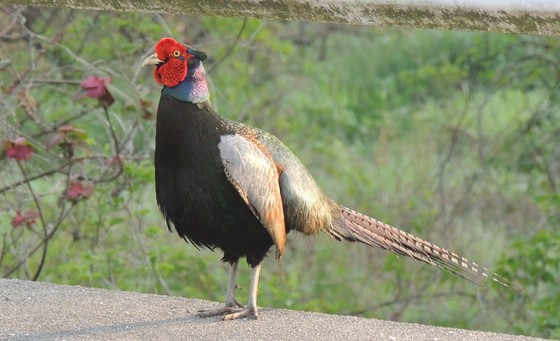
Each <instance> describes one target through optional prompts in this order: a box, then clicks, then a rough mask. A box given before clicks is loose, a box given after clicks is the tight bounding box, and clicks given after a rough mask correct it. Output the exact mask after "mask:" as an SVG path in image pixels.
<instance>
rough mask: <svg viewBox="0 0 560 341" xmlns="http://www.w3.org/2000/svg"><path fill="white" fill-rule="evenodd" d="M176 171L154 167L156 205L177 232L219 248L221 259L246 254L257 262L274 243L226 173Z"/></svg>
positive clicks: (229, 258) (190, 239)
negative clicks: (221, 252)
mask: <svg viewBox="0 0 560 341" xmlns="http://www.w3.org/2000/svg"><path fill="white" fill-rule="evenodd" d="M199 166H200V164H199ZM176 174H178V172H175V171H172V170H167V171H166V169H165V168H164V167H159V168H158V169H156V197H157V201H158V205H159V206H160V209H161V211H162V213H163V215H164V216H165V217H166V218H167V219H168V220H170V221H171V222H172V223H173V225H174V226H175V229H176V231H177V233H178V234H179V235H180V236H181V237H182V238H184V239H185V240H188V241H190V242H191V243H192V244H194V245H195V246H197V247H206V248H210V249H214V248H219V249H221V250H222V251H224V258H223V260H224V261H228V262H232V261H235V260H237V259H239V258H240V257H244V256H247V259H248V260H249V263H255V265H256V264H258V263H259V262H260V261H261V260H262V258H264V256H265V255H266V253H267V251H268V249H269V248H270V247H271V246H272V245H273V241H272V238H271V237H270V235H269V234H268V232H266V229H265V228H264V227H263V226H262V224H261V223H260V222H259V220H258V219H257V218H256V217H255V216H254V215H253V213H252V212H251V210H250V209H249V208H248V207H247V205H246V203H245V202H244V201H243V199H242V198H241V196H240V195H239V194H238V192H237V191H236V190H235V189H234V188H233V186H232V185H231V184H230V183H229V181H228V180H227V178H226V177H225V174H223V175H221V174H212V172H208V171H207V172H204V173H199V172H187V171H182V172H180V174H181V176H176ZM251 260H255V261H251ZM257 260H258V261H257Z"/></svg>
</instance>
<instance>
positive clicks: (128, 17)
mask: <svg viewBox="0 0 560 341" xmlns="http://www.w3.org/2000/svg"><path fill="white" fill-rule="evenodd" d="M0 13H1V14H0V94H1V96H2V100H1V101H0V136H1V138H0V140H1V141H3V149H2V150H3V151H2V155H1V157H2V162H1V163H0V198H1V199H0V276H3V277H7V278H22V279H38V280H42V281H48V282H54V283H66V284H79V285H86V286H97V287H108V288H118V289H122V290H133V291H142V292H154V293H161V294H169V295H181V296H188V297H198V298H205V299H212V300H218V301H221V300H223V296H224V292H225V287H226V281H227V275H226V272H225V267H224V266H223V265H221V264H220V263H219V258H220V257H221V255H220V254H219V253H212V252H209V251H202V252H201V251H197V250H196V249H195V248H194V247H192V246H189V245H187V244H185V243H184V242H183V241H182V240H180V239H179V238H177V237H176V235H174V234H170V233H167V231H166V229H165V227H164V225H165V224H164V221H163V219H162V218H161V216H160V214H159V211H158V208H157V206H156V203H155V196H154V189H153V165H152V156H153V150H154V129H155V122H154V120H153V119H154V116H155V110H156V106H157V100H158V97H159V86H158V85H157V84H155V82H154V81H153V79H152V76H151V72H150V70H147V69H143V70H140V69H139V66H140V63H141V61H142V59H143V57H145V56H146V55H147V54H148V53H152V52H151V51H152V47H153V45H154V44H155V42H156V41H157V40H159V38H161V37H162V36H173V37H175V38H177V39H178V40H182V41H184V42H187V43H191V44H194V45H195V46H197V47H198V48H201V49H204V50H206V51H207V52H208V54H209V55H210V56H211V58H210V60H209V61H208V62H207V63H206V69H207V70H208V71H209V72H210V75H211V81H212V91H213V92H212V99H213V104H214V106H215V107H216V108H217V110H218V111H219V112H220V113H222V114H223V115H224V116H227V117H229V118H233V119H236V120H240V121H243V122H247V123H250V124H253V125H256V126H258V127H260V128H263V129H266V130H269V131H271V132H273V133H274V134H275V135H277V136H278V137H280V138H281V139H282V140H283V141H284V142H285V143H286V144H287V145H288V146H289V147H290V148H292V149H293V150H294V151H295V153H296V154H297V155H299V157H300V158H301V159H302V160H303V162H304V164H306V165H307V166H308V167H309V170H310V171H311V173H312V174H313V175H314V176H315V177H316V179H317V181H318V182H319V184H320V185H321V186H322V188H323V189H324V190H325V191H326V192H327V193H328V194H329V195H330V196H332V197H333V198H334V199H336V200H337V201H339V202H341V203H343V204H345V205H347V206H350V207H353V208H355V209H358V210H360V211H362V212H364V213H368V214H370V215H372V216H374V217H377V218H379V219H382V220H384V221H385V222H387V223H390V224H392V225H394V226H398V227H402V228H404V229H406V230H408V231H410V232H412V233H414V234H416V235H419V236H422V237H423V238H425V239H428V240H430V241H433V242H435V243H436V244H438V245H441V246H444V247H447V248H449V249H451V250H453V251H456V252H459V253H461V254H463V255H465V256H467V257H469V258H471V259H473V260H474V261H477V262H478V263H481V264H483V265H486V266H488V267H490V268H492V269H493V270H495V271H496V272H498V273H500V274H502V275H504V276H505V277H508V278H511V279H512V280H513V281H514V282H515V283H516V284H517V285H519V286H521V287H522V288H523V289H522V291H521V292H520V293H519V294H517V293H515V292H510V291H508V290H506V289H504V288H500V287H492V288H488V289H481V288H477V287H474V286H473V285H471V284H470V283H468V282H465V281H463V280H461V279H460V278H457V277H455V276H452V275H450V274H447V273H444V272H441V271H438V270H436V269H433V268H431V267H429V266H425V265H423V264H419V263H416V262H414V261H411V260H409V259H403V258H399V257H396V256H394V255H392V254H388V253H386V252H384V251H382V250H378V249H370V248H366V247H363V246H360V245H357V244H340V243H337V242H336V241H333V240H330V239H329V238H327V237H317V238H308V239H304V238H302V237H301V236H300V235H297V234H295V233H294V234H292V235H290V236H289V243H288V249H287V251H286V253H285V257H284V258H283V259H282V260H281V261H275V260H274V259H269V260H266V261H265V264H264V269H265V270H264V271H263V272H262V280H261V283H260V295H259V305H262V306H273V307H286V308H292V309H302V310H309V311H322V312H327V313H337V314H352V315H361V316H368V317H376V318H383V319H391V320H398V321H410V322H419V323H427V324H435V325H442V326H453V327H461V328H471V329H481V330H491V331H498V332H507V333H523V334H530V335H535V336H541V337H550V338H559V337H560V331H559V330H560V328H559V327H560V316H559V315H560V314H559V312H558V306H560V287H559V286H558V279H559V278H560V270H559V266H560V265H559V264H560V232H559V226H560V187H559V186H560V148H559V147H560V143H559V142H560V140H559V138H560V117H559V116H560V114H559V109H560V99H559V96H558V95H559V93H558V87H559V82H560V53H559V51H560V41H558V39H557V38H551V37H529V36H513V35H499V34H488V33H465V32H461V33H460V32H440V31H421V30H397V29H380V28H370V27H354V26H335V25H318V24H307V23H279V22H271V21H260V20H242V19H224V18H205V17H171V16H161V15H155V14H145V13H141V14H140V13H103V12H83V11H72V10H56V9H44V8H42V9H36V8H12V7H2V8H1V10H0ZM92 76H98V77H102V78H100V79H97V80H96V79H93V80H94V83H95V84H97V85H96V86H99V89H101V90H102V91H105V90H104V89H105V86H106V89H107V91H108V93H110V94H111V96H112V97H113V98H114V103H112V104H111V101H110V99H108V98H107V97H102V98H101V99H98V98H97V97H99V96H92V93H86V92H85V90H84V89H83V86H82V85H83V83H82V82H83V81H84V80H85V79H88V78H89V77H92ZM104 77H110V83H107V81H103V79H105V78H104ZM91 80H92V79H91V78H90V81H91ZM95 84H94V85H95ZM22 137H23V138H24V139H25V140H23V139H21V138H22ZM29 148H31V149H29ZM14 153H15V154H14ZM239 281H240V286H241V288H242V290H241V291H240V297H239V299H240V300H241V301H242V302H243V301H245V300H246V294H247V291H248V290H244V288H247V287H248V282H249V270H248V269H247V268H246V267H242V270H241V274H240V277H239Z"/></svg>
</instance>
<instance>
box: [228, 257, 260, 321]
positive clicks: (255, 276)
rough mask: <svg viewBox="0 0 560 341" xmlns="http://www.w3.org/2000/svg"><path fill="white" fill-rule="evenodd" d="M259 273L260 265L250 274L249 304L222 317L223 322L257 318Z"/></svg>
mask: <svg viewBox="0 0 560 341" xmlns="http://www.w3.org/2000/svg"><path fill="white" fill-rule="evenodd" d="M260 271H261V265H260V264H258V265H257V266H255V267H254V268H253V272H252V273H251V289H250V292H249V303H247V307H246V308H243V309H242V310H240V311H237V312H234V313H231V314H227V315H224V320H235V319H238V318H243V317H252V318H254V319H257V318H258V314H257V292H258V286H259V273H260Z"/></svg>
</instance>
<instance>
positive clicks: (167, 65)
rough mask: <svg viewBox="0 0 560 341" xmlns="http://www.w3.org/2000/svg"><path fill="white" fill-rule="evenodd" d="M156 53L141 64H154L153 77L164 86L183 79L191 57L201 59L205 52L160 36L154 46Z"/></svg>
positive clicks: (203, 58) (204, 56)
mask: <svg viewBox="0 0 560 341" xmlns="http://www.w3.org/2000/svg"><path fill="white" fill-rule="evenodd" d="M155 50H156V53H154V54H153V55H151V56H149V57H148V58H146V59H145V60H144V62H143V63H142V66H145V65H149V64H155V65H156V68H155V69H154V78H155V79H156V81H157V82H158V83H161V84H164V85H166V86H171V87H173V86H176V85H177V84H179V83H181V82H182V81H183V80H185V77H186V76H187V71H188V68H189V64H192V61H191V58H193V57H195V58H196V59H198V60H200V61H202V60H205V59H206V53H204V52H202V51H197V50H195V49H193V48H191V47H190V46H188V45H184V44H181V43H178V42H177V41H176V40H175V39H172V38H162V39H161V40H160V41H159V42H158V43H157V44H156V46H155Z"/></svg>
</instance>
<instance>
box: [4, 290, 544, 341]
mask: <svg viewBox="0 0 560 341" xmlns="http://www.w3.org/2000/svg"><path fill="white" fill-rule="evenodd" d="M218 305H219V304H218V303H215V302H208V301H202V300H193V299H187V298H182V297H169V296H161V295H148V294H139V293H133V292H124V291H113V290H106V289H93V288H85V287H79V286H65V285H54V284H48V283H40V282H31V281H21V280H10V279H0V339H1V340H7V339H9V340H63V339H72V340H79V339H84V340H85V339H87V340H322V341H326V340H536V339H534V338H529V337H519V336H511V335H505V334H495V333H487V332H478V331H468V330H461V329H452V328H441V327H432V326H424V325H418V324H409V323H396V322H390V321H380V320H374V319H366V318H358V317H350V316H336V315H326V314H318V313H306V312H300V311H290V310H281V309H271V308H262V309H261V311H260V317H259V320H256V321H255V320H238V321H229V322H222V321H220V320H219V319H218V318H211V319H200V318H197V317H195V313H196V311H198V310H200V309H203V308H208V307H212V306H218Z"/></svg>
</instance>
